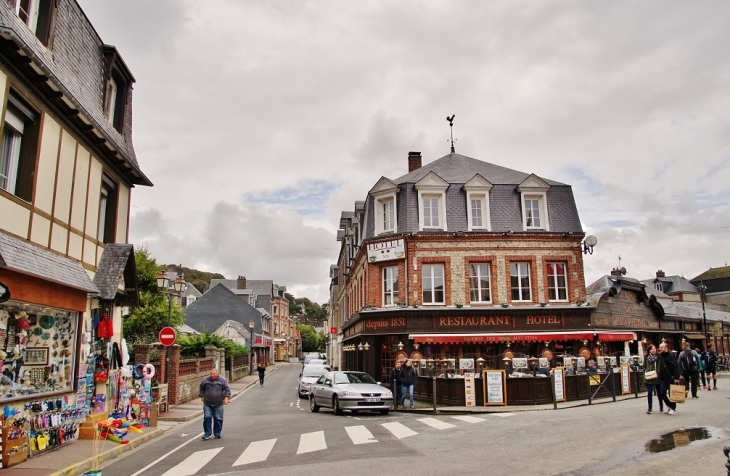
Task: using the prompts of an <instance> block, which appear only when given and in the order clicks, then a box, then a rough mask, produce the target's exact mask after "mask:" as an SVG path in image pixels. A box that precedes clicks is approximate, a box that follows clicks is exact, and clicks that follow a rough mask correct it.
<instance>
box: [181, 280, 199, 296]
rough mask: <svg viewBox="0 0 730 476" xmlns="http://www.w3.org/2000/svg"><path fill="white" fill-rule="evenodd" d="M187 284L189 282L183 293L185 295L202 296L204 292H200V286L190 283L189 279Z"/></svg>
mask: <svg viewBox="0 0 730 476" xmlns="http://www.w3.org/2000/svg"><path fill="white" fill-rule="evenodd" d="M185 284H187V286H186V287H185V291H183V293H182V295H183V297H188V296H193V297H195V298H199V297H200V296H202V294H200V291H198V288H196V287H195V286H193V285H192V284H190V283H188V282H187V281H186V282H185Z"/></svg>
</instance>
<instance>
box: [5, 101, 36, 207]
mask: <svg viewBox="0 0 730 476" xmlns="http://www.w3.org/2000/svg"><path fill="white" fill-rule="evenodd" d="M38 117H39V115H38V113H37V112H35V111H34V110H32V109H31V108H30V107H29V106H28V105H27V104H26V103H25V102H23V101H22V100H21V99H20V98H18V97H17V96H15V95H14V94H13V93H12V92H11V93H10V95H9V96H8V106H7V109H6V111H5V121H4V124H3V137H2V145H1V146H0V189H3V190H5V191H6V192H8V193H12V194H13V195H15V196H17V197H18V198H21V199H23V200H25V201H26V202H30V201H31V200H32V198H33V197H32V195H33V179H34V175H35V155H36V150H37V147H38Z"/></svg>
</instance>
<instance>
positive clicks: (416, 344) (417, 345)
mask: <svg viewBox="0 0 730 476" xmlns="http://www.w3.org/2000/svg"><path fill="white" fill-rule="evenodd" d="M419 347H420V344H419V343H418V342H414V343H413V350H418V348H419Z"/></svg>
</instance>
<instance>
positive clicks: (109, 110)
mask: <svg viewBox="0 0 730 476" xmlns="http://www.w3.org/2000/svg"><path fill="white" fill-rule="evenodd" d="M116 108H117V82H116V81H114V78H112V79H110V80H109V82H108V83H107V85H106V102H105V104H104V111H105V112H106V118H107V120H108V121H109V122H110V123H111V124H112V125H114V112H115V111H116Z"/></svg>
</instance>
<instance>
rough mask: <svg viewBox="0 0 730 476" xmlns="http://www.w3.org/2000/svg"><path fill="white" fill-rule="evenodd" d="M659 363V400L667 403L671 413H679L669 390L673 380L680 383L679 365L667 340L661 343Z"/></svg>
mask: <svg viewBox="0 0 730 476" xmlns="http://www.w3.org/2000/svg"><path fill="white" fill-rule="evenodd" d="M657 363H658V364H659V401H663V402H664V403H665V404H666V406H667V408H668V410H667V413H668V414H669V415H674V414H675V413H677V404H676V403H674V402H672V401H670V400H669V397H668V396H667V392H668V391H669V386H670V385H671V384H672V381H674V383H676V384H678V383H679V365H677V359H675V358H674V355H672V353H671V352H669V346H668V345H667V343H666V342H662V343H661V344H659V358H658V359H657Z"/></svg>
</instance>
